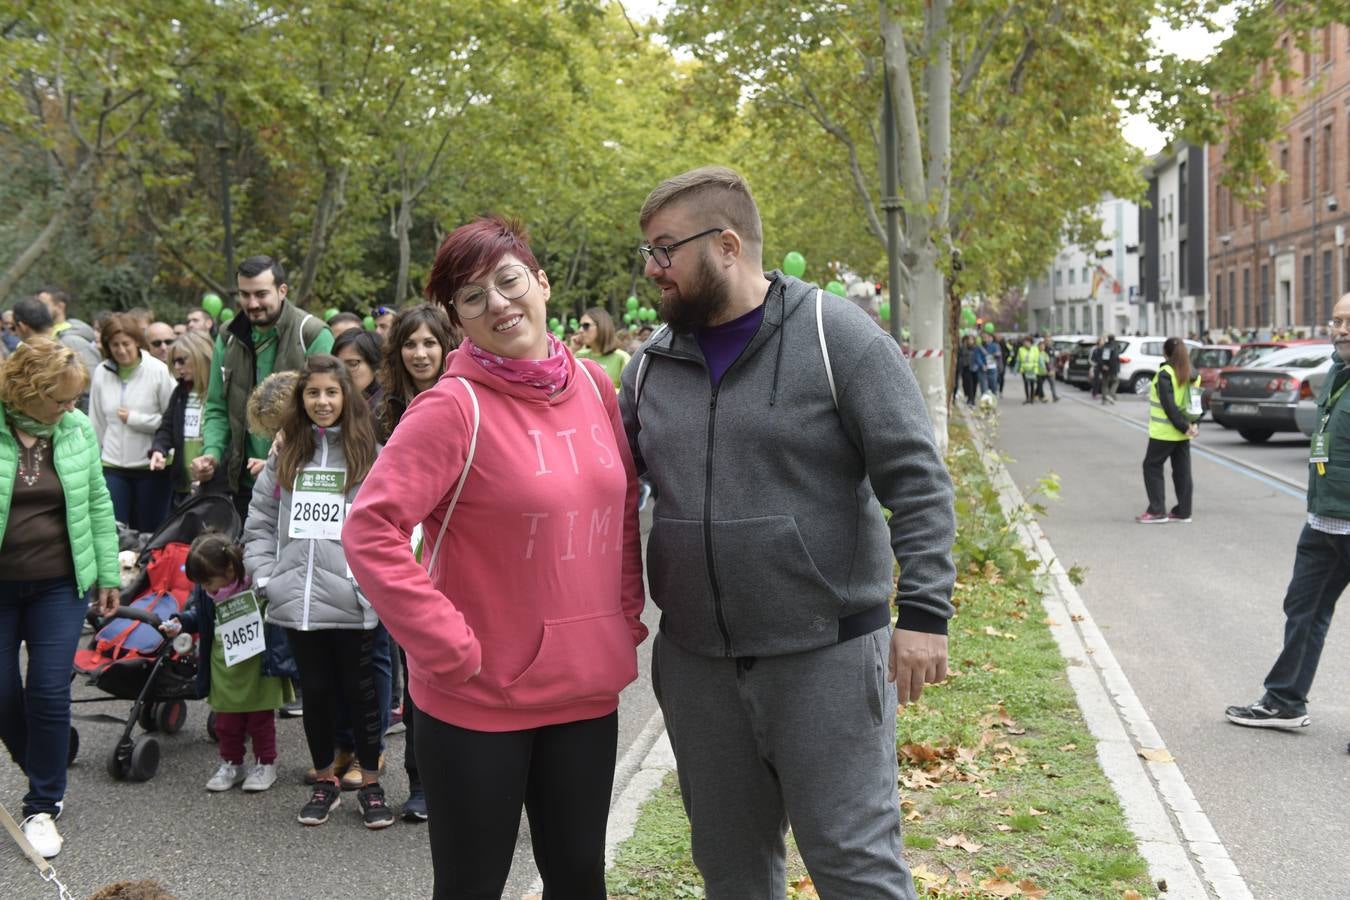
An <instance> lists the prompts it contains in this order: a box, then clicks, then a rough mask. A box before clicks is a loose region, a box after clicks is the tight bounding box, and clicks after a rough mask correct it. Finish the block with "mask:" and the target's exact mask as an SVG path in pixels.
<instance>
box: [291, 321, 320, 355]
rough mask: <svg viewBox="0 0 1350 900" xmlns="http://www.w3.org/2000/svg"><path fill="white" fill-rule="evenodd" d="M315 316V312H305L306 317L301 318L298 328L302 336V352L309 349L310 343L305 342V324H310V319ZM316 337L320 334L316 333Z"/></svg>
mask: <svg viewBox="0 0 1350 900" xmlns="http://www.w3.org/2000/svg"><path fill="white" fill-rule="evenodd" d="M313 318H314V316H313V314H311V313H305V317H304V318H303V319H301V320H300V327H299V328H298V329H296V330H297V331H298V332H299V336H300V352H301V353H302V354H303V353H304V352H305V351H306V350H308V349H309V344H307V343H305V326H306V325H308V324H309V320H310V319H313ZM315 337H318V335H317V334H316V335H315Z"/></svg>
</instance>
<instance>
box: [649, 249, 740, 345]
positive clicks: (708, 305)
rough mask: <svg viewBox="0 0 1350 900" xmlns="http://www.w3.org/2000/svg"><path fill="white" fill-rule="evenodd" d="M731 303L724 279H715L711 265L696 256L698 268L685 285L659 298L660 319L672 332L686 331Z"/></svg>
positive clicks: (704, 325) (683, 332)
mask: <svg viewBox="0 0 1350 900" xmlns="http://www.w3.org/2000/svg"><path fill="white" fill-rule="evenodd" d="M730 303H731V292H730V291H729V290H728V288H727V282H726V281H725V280H724V279H721V278H718V277H717V273H716V272H715V271H714V269H713V267H712V265H711V264H710V263H709V262H708V260H707V259H706V258H705V257H700V259H699V266H698V271H697V272H696V273H695V275H694V277H693V279H692V280H691V281H690V282H689V284H688V286H687V287H677V288H676V290H675V292H674V293H671V294H666V295H664V296H663V297H662V298H661V319H662V321H664V322H665V323H666V324H667V325H669V326H670V330H671V331H674V332H675V333H676V334H688V333H690V332H691V331H694V330H696V329H699V328H706V327H707V325H708V323H709V322H710V321H712V320H713V319H715V318H717V317H718V316H719V315H720V314H721V313H722V311H723V310H725V309H726V308H727V306H728V305H730Z"/></svg>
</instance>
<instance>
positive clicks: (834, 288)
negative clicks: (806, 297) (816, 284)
mask: <svg viewBox="0 0 1350 900" xmlns="http://www.w3.org/2000/svg"><path fill="white" fill-rule="evenodd" d="M825 290H827V291H829V292H830V293H831V294H834V295H835V296H836V297H847V296H848V288H846V287H844V286H843V284H841V283H839V282H838V281H831V282H830V283H829V284H827V285H825Z"/></svg>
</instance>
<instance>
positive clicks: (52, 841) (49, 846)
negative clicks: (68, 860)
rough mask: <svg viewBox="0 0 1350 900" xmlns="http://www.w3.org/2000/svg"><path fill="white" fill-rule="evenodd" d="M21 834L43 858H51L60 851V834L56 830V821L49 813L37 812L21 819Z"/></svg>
mask: <svg viewBox="0 0 1350 900" xmlns="http://www.w3.org/2000/svg"><path fill="white" fill-rule="evenodd" d="M22 827H23V836H24V837H26V838H28V843H30V844H32V845H33V849H34V850H36V851H37V852H38V853H41V854H42V858H43V859H51V858H52V857H53V856H55V855H56V854H58V853H60V852H61V844H62V840H61V835H60V834H59V833H58V832H57V830H56V821H55V820H54V819H52V817H51V815H50V814H49V813H38V814H37V815H35V816H29V817H28V818H26V819H24V820H23V826H22Z"/></svg>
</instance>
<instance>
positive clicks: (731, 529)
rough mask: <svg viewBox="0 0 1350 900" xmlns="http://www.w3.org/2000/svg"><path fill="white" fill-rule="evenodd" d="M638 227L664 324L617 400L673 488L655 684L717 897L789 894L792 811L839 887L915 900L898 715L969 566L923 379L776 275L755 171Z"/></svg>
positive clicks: (650, 564)
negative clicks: (957, 559) (962, 562)
mask: <svg viewBox="0 0 1350 900" xmlns="http://www.w3.org/2000/svg"><path fill="white" fill-rule="evenodd" d="M641 227H642V231H643V233H644V235H645V236H646V238H647V244H646V245H644V246H643V247H642V248H641V250H642V253H643V256H644V257H645V258H646V270H645V271H646V275H647V276H648V277H649V278H651V279H652V280H653V281H655V282H656V284H657V286H659V287H660V288H661V315H662V318H663V319H664V320H665V322H666V327H663V328H661V329H660V330H659V331H657V332H656V333H655V334H653V335H652V337H651V338H650V339H648V341H647V342H646V343H644V344H643V345H642V347H641V348H639V350H638V352H637V354H636V355H635V356H634V357H633V360H632V361H631V362H630V363H629V365H628V366H627V367H626V368H625V370H624V373H623V385H622V392H621V406H622V410H623V417H624V425H625V427H626V428H627V430H628V439H629V442H630V444H631V445H632V448H633V455H634V457H635V459H636V461H637V464H638V469H639V472H643V473H645V475H646V477H647V478H648V479H649V480H650V482H651V483H652V485H653V487H654V488H655V492H656V496H657V508H656V514H655V521H654V524H653V527H652V532H651V539H650V543H649V545H648V550H647V576H648V583H649V584H650V586H651V592H652V597H653V599H654V600H655V601H656V603H657V605H658V606H659V607H660V608H661V611H662V616H661V626H660V632H659V634H658V636H657V638H656V643H655V646H654V648H653V651H652V684H653V688H654V689H655V691H656V694H657V699H658V701H659V702H660V704H661V709H662V713H663V714H664V717H665V721H666V730H667V731H668V733H669V735H670V741H671V746H672V747H673V749H674V751H675V757H676V760H677V762H678V764H679V777H680V788H681V792H682V794H683V798H684V803H685V810H686V812H687V814H688V815H689V819H690V824H691V826H692V835H693V854H694V861H695V863H696V864H697V865H698V867H699V870H700V871H701V872H702V874H703V877H704V880H705V882H706V885H707V896H708V897H709V898H711V900H718V898H742V897H764V896H778V897H781V896H783V895H784V893H785V892H786V868H785V847H784V834H785V831H786V828H787V824H788V822H789V821H790V822H791V824H792V829H793V833H794V835H795V837H796V840H797V844H798V847H799V848H800V849H801V852H802V858H803V859H804V861H805V862H806V866H807V869H808V870H809V871H810V873H811V876H812V879H813V880H814V882H815V885H816V887H817V888H818V889H819V890H820V891H821V894H822V895H824V896H836V897H868V898H912V897H914V886H913V883H912V880H911V877H910V874H909V870H908V868H907V867H906V866H905V864H904V862H903V860H902V859H901V840H900V810H899V799H898V796H897V792H896V758H895V711H896V704H897V701H898V702H900V703H906V702H909V701H912V700H915V699H917V698H918V697H919V695H920V693H921V692H922V690H923V685H924V684H925V683H931V682H935V681H940V680H942V679H943V678H945V677H946V668H947V637H946V633H947V620H948V619H949V618H950V617H951V615H952V611H953V609H952V604H951V591H952V586H953V584H954V582H955V578H956V573H955V570H954V568H953V566H952V561H951V545H952V540H953V537H954V533H955V514H954V512H953V508H952V487H951V480H950V478H949V476H948V474H947V470H946V468H945V467H944V465H943V463H942V460H941V459H940V458H939V456H938V454H937V452H936V449H935V445H934V442H933V435H932V427H931V425H930V423H929V421H928V417H927V414H926V412H925V410H924V403H923V399H922V397H921V396H920V393H919V389H918V385H917V384H916V382H915V380H914V377H913V375H912V374H911V372H910V370H909V367H908V366H907V365H906V363H905V360H904V357H903V356H902V355H901V353H900V351H899V348H897V347H896V345H895V342H894V341H892V340H891V338H890V336H889V335H887V334H886V333H885V332H883V331H881V330H880V329H879V328H877V326H876V325H875V324H874V323H873V322H872V321H871V320H870V319H869V318H868V317H867V315H866V314H865V313H864V312H862V311H861V310H860V309H858V308H857V307H855V306H853V305H852V304H850V303H848V302H846V301H843V300H840V299H839V298H837V297H834V296H832V295H830V294H823V295H822V292H821V291H820V290H819V289H818V288H816V287H815V286H814V285H810V284H806V283H805V282H802V281H799V280H797V279H795V278H792V277H790V276H787V275H784V274H783V273H781V272H776V271H775V272H769V273H767V274H766V273H765V272H764V270H763V267H762V266H761V256H762V248H763V239H762V236H761V228H760V220H759V213H758V210H757V209H756V206H755V202H754V199H753V198H752V197H751V195H750V192H749V189H748V187H747V186H746V184H745V182H744V180H742V179H741V177H740V176H739V175H737V174H736V173H735V172H733V171H731V170H729V169H724V168H718V167H709V168H704V169H696V170H694V171H692V172H688V173H685V174H683V175H680V176H677V177H675V178H672V179H670V180H668V181H666V182H665V183H663V184H661V185H660V186H659V187H657V188H656V190H654V191H653V192H652V193H651V195H650V196H649V197H648V198H647V202H646V203H645V204H644V206H643V209H642V216H641ZM882 507H885V508H887V509H889V510H891V512H892V515H891V518H890V520H889V523H888V522H887V520H886V519H885V517H884V515H883V513H882ZM897 560H898V561H899V563H900V571H901V574H900V584H899V593H898V596H897V602H898V606H899V621H898V626H897V628H896V630H895V631H894V633H893V634H892V631H891V609H890V604H889V599H890V597H891V591H892V572H893V568H894V563H895V562H896V561H897Z"/></svg>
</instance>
